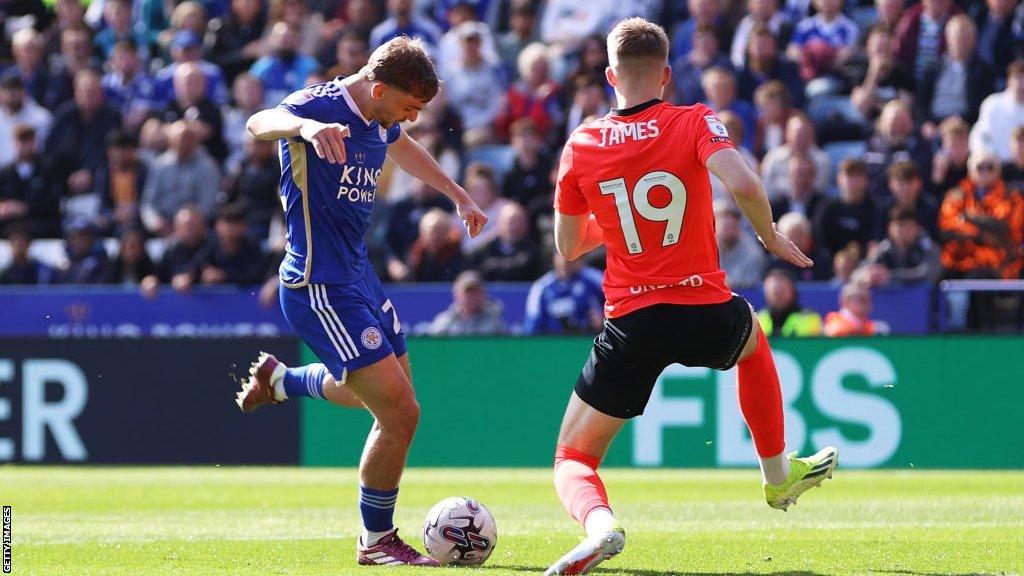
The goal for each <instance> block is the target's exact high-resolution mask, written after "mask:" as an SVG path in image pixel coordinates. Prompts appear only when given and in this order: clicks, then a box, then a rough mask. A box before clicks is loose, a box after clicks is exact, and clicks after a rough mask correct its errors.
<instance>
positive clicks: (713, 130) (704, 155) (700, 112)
mask: <svg viewBox="0 0 1024 576" xmlns="http://www.w3.org/2000/svg"><path fill="white" fill-rule="evenodd" d="M693 134H695V135H696V137H697V159H698V160H700V163H701V165H704V164H707V162H708V158H710V157H711V155H712V154H714V153H715V152H718V151H719V150H724V149H726V148H735V146H733V143H732V140H731V139H730V138H729V131H728V130H726V128H725V124H723V123H722V121H721V120H719V119H718V116H717V115H716V114H715V113H714V111H713V110H711V108H708V107H707V106H703V105H701V106H696V107H694V120H693Z"/></svg>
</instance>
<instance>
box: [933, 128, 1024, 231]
mask: <svg viewBox="0 0 1024 576" xmlns="http://www.w3.org/2000/svg"><path fill="white" fill-rule="evenodd" d="M1018 131H1019V133H1020V138H1021V140H1024V130H1015V131H1014V140H1015V142H1016V138H1017V133H1018ZM970 134H971V125H970V124H968V123H967V122H965V121H964V119H963V118H960V117H957V116H954V117H952V118H946V119H945V120H943V121H942V122H940V123H939V136H940V138H941V142H942V143H941V145H940V146H939V149H938V150H937V151H936V152H935V155H934V156H933V157H932V174H931V185H930V186H929V189H930V190H931V192H932V193H933V195H934V196H940V195H941V194H945V193H946V190H949V189H950V188H952V187H954V186H956V185H957V184H959V183H960V181H961V180H963V179H964V178H966V177H967V156H968V155H969V154H970V153H971V145H970ZM1011 146H1012V147H1013V148H1014V150H1017V145H1016V144H1015V143H1011ZM1021 152H1022V153H1024V146H1022V147H1021ZM1020 158H1021V167H1022V168H1024V154H1022V155H1021V156H1020ZM1004 174H1006V175H1009V174H1010V173H1009V172H1004ZM1010 180H1011V179H1010V178H1009V177H1008V178H1007V181H1008V182H1009V181H1010ZM933 239H934V238H933Z"/></svg>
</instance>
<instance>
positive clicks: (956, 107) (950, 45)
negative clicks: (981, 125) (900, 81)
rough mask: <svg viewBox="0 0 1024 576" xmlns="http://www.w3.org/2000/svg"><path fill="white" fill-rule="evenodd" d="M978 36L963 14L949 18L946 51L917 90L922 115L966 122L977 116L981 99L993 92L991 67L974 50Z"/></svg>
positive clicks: (928, 71) (972, 120)
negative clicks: (962, 119)
mask: <svg viewBox="0 0 1024 576" xmlns="http://www.w3.org/2000/svg"><path fill="white" fill-rule="evenodd" d="M977 36H978V29H977V28H976V27H975V25H974V22H973V21H972V20H971V18H970V17H969V16H967V15H966V14H958V15H956V16H953V17H952V18H950V19H949V24H948V25H947V26H946V54H945V55H944V56H942V57H941V58H939V59H938V60H936V61H935V63H934V64H933V65H932V66H931V67H929V68H928V70H926V71H925V73H924V77H923V79H922V81H921V86H920V89H919V90H918V104H919V105H920V110H921V116H923V117H924V118H927V119H928V120H929V121H931V122H935V123H938V122H941V121H942V120H945V119H946V118H951V117H953V116H960V117H962V118H964V119H965V120H967V121H968V122H974V121H975V120H976V119H977V118H978V108H979V107H980V106H981V101H982V100H983V99H984V98H985V97H986V96H988V95H989V94H991V93H992V70H991V69H990V68H989V67H988V65H987V64H985V63H984V62H983V61H981V59H979V58H978V57H977V56H976V55H975V53H974V44H975V41H976V38H977ZM932 129H933V128H930V130H929V131H931V130H932Z"/></svg>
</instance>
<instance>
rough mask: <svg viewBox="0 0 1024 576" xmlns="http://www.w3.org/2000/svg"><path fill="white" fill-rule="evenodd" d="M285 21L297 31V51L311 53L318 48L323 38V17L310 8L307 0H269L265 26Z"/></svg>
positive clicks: (314, 52) (271, 26)
mask: <svg viewBox="0 0 1024 576" xmlns="http://www.w3.org/2000/svg"><path fill="white" fill-rule="evenodd" d="M282 22H283V23H285V24H287V25H288V26H289V27H291V28H292V29H294V30H297V31H298V33H299V42H298V44H297V45H296V47H295V49H296V51H297V52H299V53H302V54H306V55H310V56H311V55H313V54H316V53H317V51H318V50H319V49H320V42H321V41H322V40H323V38H324V37H325V36H324V33H323V29H324V17H323V15H321V14H320V13H319V12H314V11H311V10H310V3H309V2H308V1H307V0H270V7H269V9H268V10H267V26H269V27H270V28H271V33H273V27H274V26H276V25H277V24H279V23H282Z"/></svg>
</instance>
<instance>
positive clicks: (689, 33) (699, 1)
mask: <svg viewBox="0 0 1024 576" xmlns="http://www.w3.org/2000/svg"><path fill="white" fill-rule="evenodd" d="M686 6H687V9H688V10H687V11H688V12H689V16H690V17H689V18H687V19H686V20H683V21H682V22H680V23H679V24H677V25H676V29H675V32H673V33H672V52H671V54H670V57H671V59H672V61H674V62H678V61H679V60H682V59H685V58H686V55H687V54H689V53H690V52H691V51H692V50H693V49H694V47H696V45H697V35H698V33H699V32H700V31H701V29H705V30H711V31H715V30H719V29H722V28H723V22H722V2H721V0H687V2H686ZM720 43H721V38H718V37H717V33H716V37H715V44H716V45H717V44H720ZM730 66H731V64H730ZM673 68H677V67H675V66H674V67H673ZM699 101H700V100H693V102H699Z"/></svg>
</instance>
